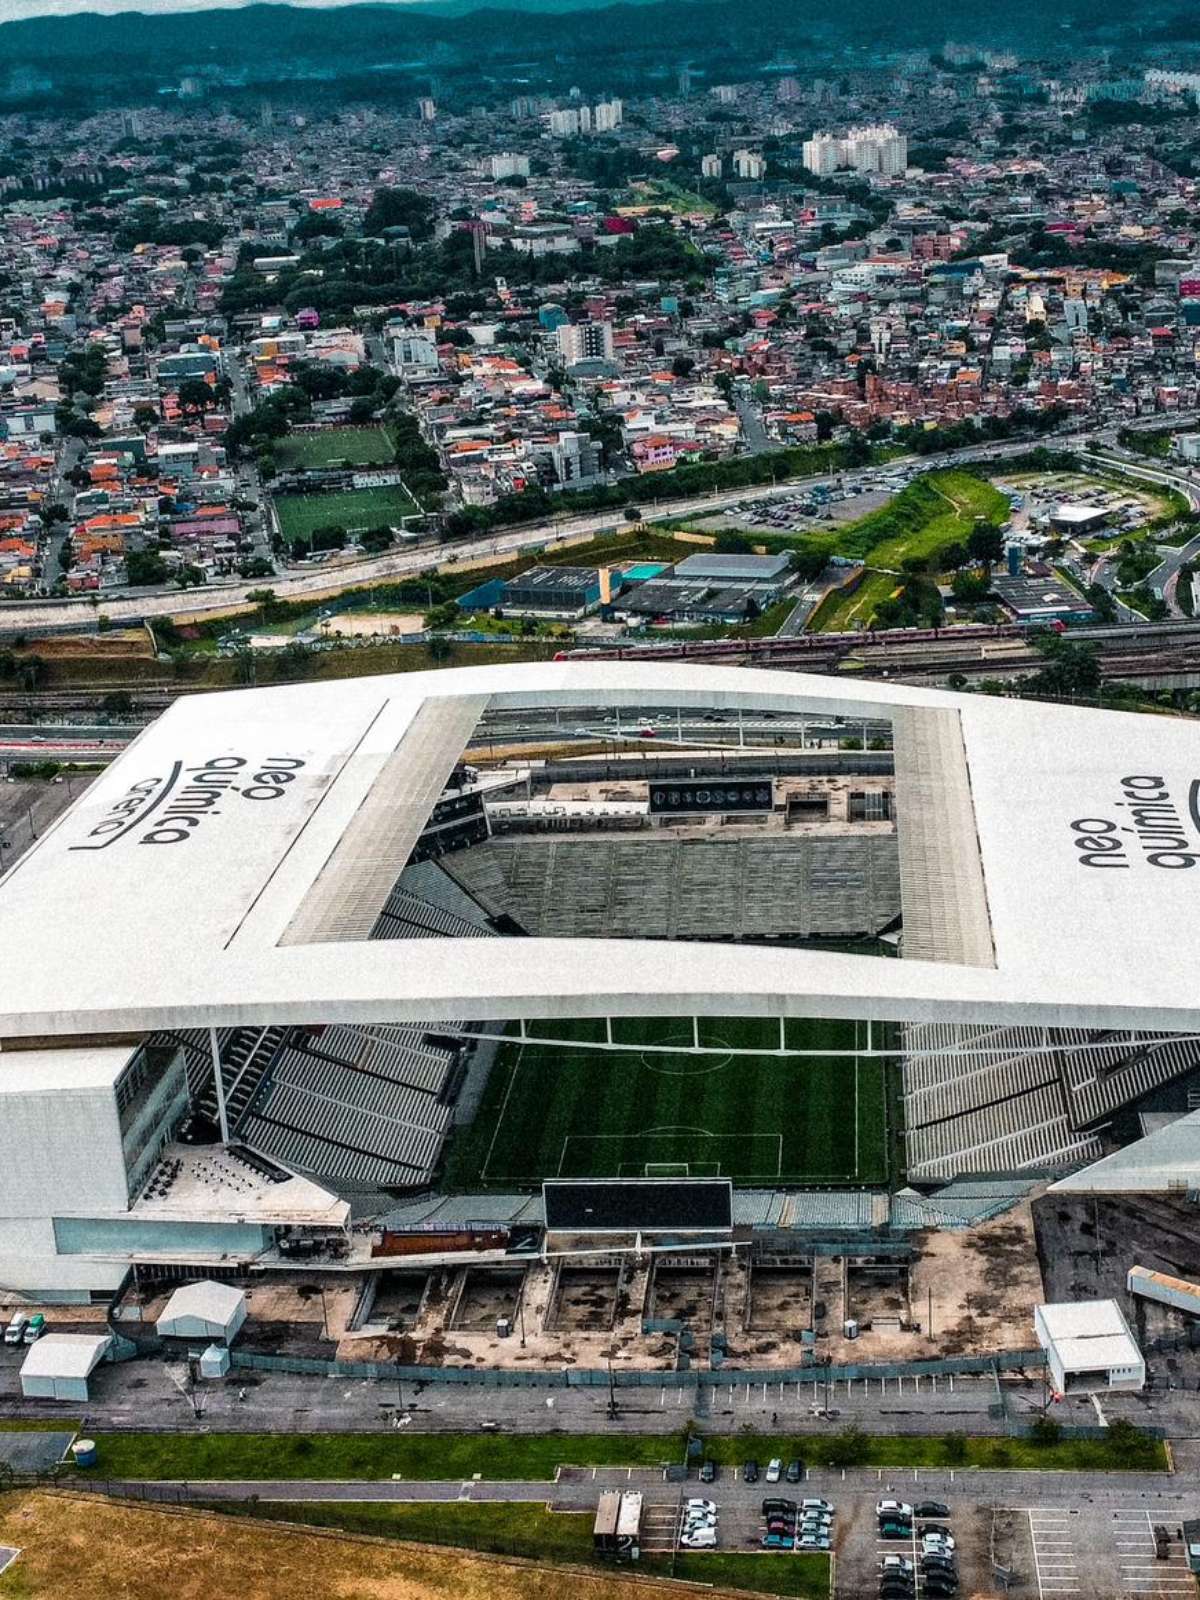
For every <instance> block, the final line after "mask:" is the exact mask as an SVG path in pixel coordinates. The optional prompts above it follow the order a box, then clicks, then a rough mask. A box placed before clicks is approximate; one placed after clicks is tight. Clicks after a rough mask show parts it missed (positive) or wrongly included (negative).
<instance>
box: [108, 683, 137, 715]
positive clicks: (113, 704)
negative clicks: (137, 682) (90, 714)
mask: <svg viewBox="0 0 1200 1600" xmlns="http://www.w3.org/2000/svg"><path fill="white" fill-rule="evenodd" d="M100 710H101V711H102V712H103V713H104V715H105V716H106V717H127V716H129V715H130V714H131V712H132V711H133V696H132V695H131V694H130V693H129V691H128V689H114V690H112V692H111V693H110V694H106V695H105V696H104V699H103V700H101V702H100Z"/></svg>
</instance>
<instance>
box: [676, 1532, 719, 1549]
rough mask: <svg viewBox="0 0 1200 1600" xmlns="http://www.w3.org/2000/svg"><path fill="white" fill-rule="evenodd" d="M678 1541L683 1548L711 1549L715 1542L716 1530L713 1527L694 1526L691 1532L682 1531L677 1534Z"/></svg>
mask: <svg viewBox="0 0 1200 1600" xmlns="http://www.w3.org/2000/svg"><path fill="white" fill-rule="evenodd" d="M679 1543H680V1544H681V1545H682V1546H683V1548H684V1549H685V1550H712V1549H714V1548H715V1546H716V1543H717V1530H716V1529H715V1528H696V1529H695V1530H694V1531H693V1532H690V1533H689V1532H684V1533H681V1534H680V1535H679Z"/></svg>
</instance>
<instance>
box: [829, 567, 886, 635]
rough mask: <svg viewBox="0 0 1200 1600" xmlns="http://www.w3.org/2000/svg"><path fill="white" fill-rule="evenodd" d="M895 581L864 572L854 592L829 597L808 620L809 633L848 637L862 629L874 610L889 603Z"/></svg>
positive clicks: (884, 576)
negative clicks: (849, 634)
mask: <svg viewBox="0 0 1200 1600" xmlns="http://www.w3.org/2000/svg"><path fill="white" fill-rule="evenodd" d="M898 582H899V580H898V579H897V578H896V576H895V574H894V573H891V572H864V573H863V576H862V580H861V582H860V583H859V584H858V586H857V588H855V589H852V590H846V589H839V590H836V591H835V592H834V593H832V594H829V595H827V596H826V597H825V599H824V600H822V601H821V604H820V605H819V606H818V607H817V609H816V610H815V611H814V612H813V614H812V616H811V617H810V618H809V619H808V631H809V632H810V633H850V632H852V631H853V629H855V628H865V627H866V626H867V624H868V623H869V622H870V620H871V618H872V617H873V616H874V614H875V608H876V606H879V605H881V604H882V603H883V601H885V600H889V599H890V598H891V596H892V595H893V594H894V593H895V592H896V588H897V585H898Z"/></svg>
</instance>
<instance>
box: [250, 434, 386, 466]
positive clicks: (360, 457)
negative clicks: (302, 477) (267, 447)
mask: <svg viewBox="0 0 1200 1600" xmlns="http://www.w3.org/2000/svg"><path fill="white" fill-rule="evenodd" d="M271 448H272V453H273V455H274V457H275V460H276V462H277V463H278V465H279V466H280V467H281V468H283V469H285V470H286V469H288V468H294V467H329V466H334V465H336V466H351V467H378V466H382V465H384V463H386V462H389V461H392V460H394V459H395V451H396V441H395V439H393V437H392V435H391V433H390V431H389V430H388V429H387V428H381V427H365V428H322V429H320V430H319V431H318V432H316V433H293V434H289V435H288V437H287V438H286V439H279V440H277V441H276V442H275V443H274V444H273V445H272V447H271Z"/></svg>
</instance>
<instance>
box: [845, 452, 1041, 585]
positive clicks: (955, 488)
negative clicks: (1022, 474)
mask: <svg viewBox="0 0 1200 1600" xmlns="http://www.w3.org/2000/svg"><path fill="white" fill-rule="evenodd" d="M920 481H924V482H925V483H927V484H928V485H929V487H930V488H932V489H933V490H934V492H935V493H936V495H937V496H938V498H939V499H940V501H941V503H942V510H941V512H940V514H935V515H933V516H931V517H929V518H928V519H927V520H925V521H923V522H922V523H921V524H920V525H919V526H918V527H915V528H913V529H911V530H910V531H906V532H902V533H897V534H894V535H892V536H891V537H888V538H884V539H881V540H880V541H879V542H878V543H877V544H873V545H872V546H871V548H870V550H869V551H868V552H867V557H866V559H867V564H868V566H872V567H885V568H891V569H893V570H895V569H898V568H899V567H900V564H901V563H902V562H904V561H909V560H912V559H913V558H914V557H920V558H921V559H923V560H926V559H928V558H929V557H931V556H934V555H936V554H937V552H938V551H939V550H941V549H943V548H944V546H946V545H948V544H953V543H960V544H965V543H966V541H967V537H968V535H969V534H970V532H971V529H972V528H973V527H974V525H975V519H976V518H977V517H985V518H986V519H987V520H988V521H990V522H1006V521H1007V520H1008V517H1009V510H1010V508H1009V504H1008V500H1007V499H1006V497H1005V496H1004V495H1002V494H1001V493H1000V491H999V490H998V489H994V488H993V487H992V485H991V484H990V483H987V482H985V481H984V480H983V479H982V478H976V477H974V476H973V475H972V474H971V473H969V472H955V471H953V470H951V471H948V472H931V473H930V474H929V476H928V477H927V478H925V479H924V480H920ZM886 509H888V508H885V510H886Z"/></svg>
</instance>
